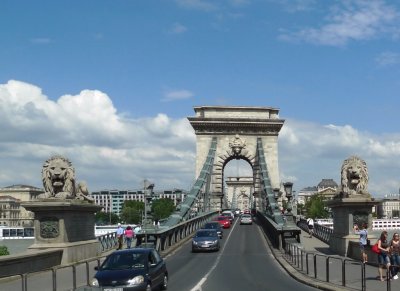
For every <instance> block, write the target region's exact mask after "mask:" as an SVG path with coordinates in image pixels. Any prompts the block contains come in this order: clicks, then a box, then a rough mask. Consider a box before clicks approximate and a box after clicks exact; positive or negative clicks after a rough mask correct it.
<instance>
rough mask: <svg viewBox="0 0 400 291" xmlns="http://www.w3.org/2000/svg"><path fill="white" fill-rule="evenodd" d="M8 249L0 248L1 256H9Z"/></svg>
mask: <svg viewBox="0 0 400 291" xmlns="http://www.w3.org/2000/svg"><path fill="white" fill-rule="evenodd" d="M9 254H10V253H9V252H8V248H7V247H6V246H0V256H6V255H9Z"/></svg>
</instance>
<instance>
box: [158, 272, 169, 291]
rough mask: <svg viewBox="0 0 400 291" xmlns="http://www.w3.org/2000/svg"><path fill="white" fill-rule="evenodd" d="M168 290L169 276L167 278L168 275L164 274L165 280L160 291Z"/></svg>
mask: <svg viewBox="0 0 400 291" xmlns="http://www.w3.org/2000/svg"><path fill="white" fill-rule="evenodd" d="M167 288H168V276H167V274H164V280H163V282H162V284H161V287H160V289H161V290H167Z"/></svg>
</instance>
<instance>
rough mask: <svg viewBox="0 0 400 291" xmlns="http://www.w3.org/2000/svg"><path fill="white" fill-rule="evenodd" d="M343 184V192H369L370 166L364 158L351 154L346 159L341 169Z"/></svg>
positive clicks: (350, 193) (349, 193)
mask: <svg viewBox="0 0 400 291" xmlns="http://www.w3.org/2000/svg"><path fill="white" fill-rule="evenodd" d="M354 181H357V183H355V182H354ZM341 186H342V191H343V193H345V194H348V195H352V194H367V186H368V168H367V164H366V162H365V161H364V160H362V159H361V158H359V157H357V156H351V157H349V158H348V159H346V160H344V162H343V165H342V170H341Z"/></svg>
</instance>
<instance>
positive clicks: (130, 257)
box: [100, 252, 146, 270]
mask: <svg viewBox="0 0 400 291" xmlns="http://www.w3.org/2000/svg"><path fill="white" fill-rule="evenodd" d="M145 262H146V254H145V253H132V252H130V253H117V254H112V255H110V256H109V257H108V258H107V259H106V260H105V261H104V263H103V264H102V266H101V268H100V269H101V270H124V269H141V268H144V266H145Z"/></svg>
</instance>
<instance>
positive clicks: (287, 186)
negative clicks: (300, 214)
mask: <svg viewBox="0 0 400 291" xmlns="http://www.w3.org/2000/svg"><path fill="white" fill-rule="evenodd" d="M283 188H284V191H285V193H286V198H287V199H288V202H287V205H288V206H287V213H286V214H285V217H286V223H287V225H290V226H295V221H294V217H293V213H292V206H293V205H292V201H291V199H292V196H293V195H292V194H293V183H292V182H286V183H283Z"/></svg>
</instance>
